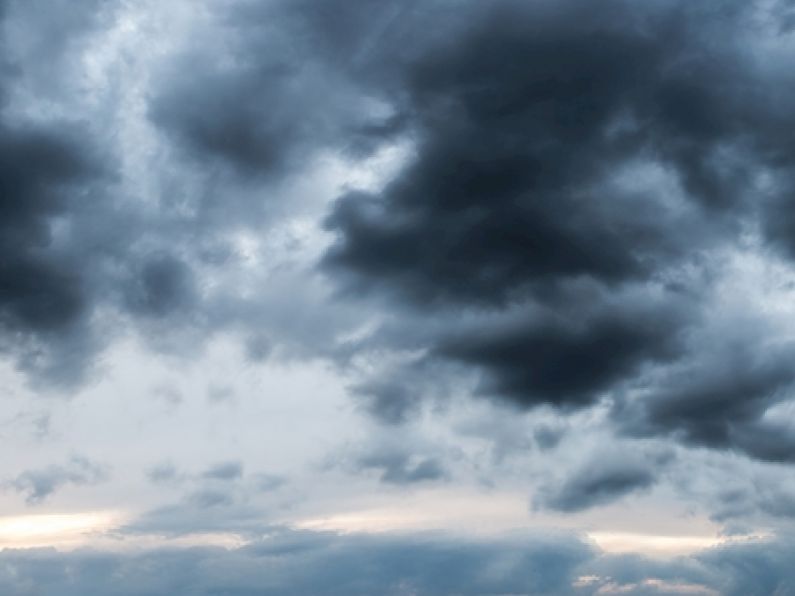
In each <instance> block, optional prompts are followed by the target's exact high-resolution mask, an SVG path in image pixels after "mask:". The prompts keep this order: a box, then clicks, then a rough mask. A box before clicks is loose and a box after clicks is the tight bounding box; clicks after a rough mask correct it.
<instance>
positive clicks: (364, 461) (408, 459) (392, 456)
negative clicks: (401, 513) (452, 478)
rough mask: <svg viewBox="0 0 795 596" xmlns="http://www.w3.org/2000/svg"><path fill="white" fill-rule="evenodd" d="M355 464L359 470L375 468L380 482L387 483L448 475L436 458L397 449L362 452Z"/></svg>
mask: <svg viewBox="0 0 795 596" xmlns="http://www.w3.org/2000/svg"><path fill="white" fill-rule="evenodd" d="M355 465H356V467H358V468H359V469H361V470H377V471H378V472H379V478H380V480H381V482H385V483H387V484H398V485H402V484H415V483H418V482H428V481H439V480H444V479H445V478H447V476H448V472H447V470H446V468H445V466H444V464H443V463H442V462H441V461H440V460H439V459H438V458H436V457H433V456H424V455H416V454H412V453H409V452H402V451H397V450H381V451H376V452H372V453H364V454H362V455H361V456H360V457H359V458H358V459H357V460H356V462H355Z"/></svg>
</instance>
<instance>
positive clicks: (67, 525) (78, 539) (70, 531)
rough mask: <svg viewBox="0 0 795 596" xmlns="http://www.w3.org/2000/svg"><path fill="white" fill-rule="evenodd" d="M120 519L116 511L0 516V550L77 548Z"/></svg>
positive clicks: (116, 523) (117, 522)
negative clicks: (56, 547) (51, 547)
mask: <svg viewBox="0 0 795 596" xmlns="http://www.w3.org/2000/svg"><path fill="white" fill-rule="evenodd" d="M122 519H123V516H122V515H121V514H120V513H118V512H115V511H88V512H82V513H53V514H40V515H16V516H7V517H0V549H2V548H36V547H47V546H80V545H82V544H84V543H85V542H87V541H88V539H89V538H90V537H91V536H92V535H97V534H101V533H103V532H107V531H108V530H110V529H112V528H113V527H115V526H117V525H118V524H119V523H120V521H121V520H122Z"/></svg>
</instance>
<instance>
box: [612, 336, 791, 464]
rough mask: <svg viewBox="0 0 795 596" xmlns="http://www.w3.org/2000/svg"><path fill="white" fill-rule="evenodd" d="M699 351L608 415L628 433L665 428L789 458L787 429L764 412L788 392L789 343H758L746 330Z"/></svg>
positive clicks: (707, 442)
mask: <svg viewBox="0 0 795 596" xmlns="http://www.w3.org/2000/svg"><path fill="white" fill-rule="evenodd" d="M745 341H746V342H747V343H743V344H742V345H739V346H738V345H728V346H726V347H723V348H716V349H713V350H712V351H711V353H709V354H704V355H701V356H700V358H696V359H694V360H695V361H694V362H693V363H691V364H686V365H684V366H682V367H681V368H680V369H678V370H674V371H672V372H671V373H670V374H668V375H666V376H664V377H663V378H660V379H656V380H655V384H654V386H653V387H652V388H651V389H650V390H648V392H646V393H643V394H641V395H639V396H637V397H636V398H632V399H630V400H628V401H626V402H619V403H618V405H617V407H616V408H615V410H614V418H615V420H616V421H617V423H618V424H619V426H620V427H621V428H623V429H624V430H625V431H626V432H628V433H630V434H635V435H655V434H667V435H671V436H674V437H676V438H677V439H679V440H682V441H685V442H687V443H691V444H694V445H702V446H707V447H713V448H722V449H725V448H732V449H737V450H739V451H743V452H745V453H747V454H748V455H750V456H752V457H756V458H759V459H763V460H768V461H780V462H787V461H793V459H795V435H793V432H792V430H791V429H790V428H789V427H788V426H787V425H785V424H784V423H785V420H784V419H778V420H776V419H775V418H773V419H770V418H764V415H765V413H766V412H767V411H768V410H769V409H770V408H771V407H773V406H774V405H775V404H777V403H779V402H781V401H783V400H785V399H787V398H789V397H791V390H792V385H793V382H795V368H793V365H792V363H793V357H794V356H795V352H793V347H792V346H791V345H789V344H785V345H783V346H773V347H766V346H764V345H759V344H756V343H755V342H754V341H753V340H752V338H748V339H747V340H745Z"/></svg>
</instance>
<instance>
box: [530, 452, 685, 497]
mask: <svg viewBox="0 0 795 596" xmlns="http://www.w3.org/2000/svg"><path fill="white" fill-rule="evenodd" d="M627 451H629V450H627ZM670 459H671V455H670V454H668V453H651V454H643V453H642V452H641V453H639V452H638V451H637V450H633V451H629V452H604V451H601V452H597V453H596V454H594V455H593V456H591V457H589V458H588V459H587V461H585V462H584V463H583V464H582V465H580V466H579V467H578V468H576V469H574V470H573V471H572V472H570V475H569V476H568V477H567V478H565V479H563V480H562V481H561V482H560V483H558V484H556V485H550V486H545V487H542V489H541V490H540V492H539V494H538V495H537V496H536V498H535V499H534V504H535V505H536V506H541V507H547V508H550V509H555V510H557V511H565V512H574V511H582V510H584V509H588V508H590V507H595V506H599V505H608V504H610V503H613V502H615V501H618V500H619V499H621V498H623V497H626V496H627V495H630V494H632V493H636V492H638V491H642V490H646V489H649V488H651V487H652V486H653V485H654V484H655V483H656V482H657V477H658V475H659V473H660V470H661V469H662V467H664V466H665V465H666V464H667V463H668V461H670Z"/></svg>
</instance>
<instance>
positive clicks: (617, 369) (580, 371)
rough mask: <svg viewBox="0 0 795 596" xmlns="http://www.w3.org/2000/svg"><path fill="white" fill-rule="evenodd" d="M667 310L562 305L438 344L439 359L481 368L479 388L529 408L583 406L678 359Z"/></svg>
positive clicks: (627, 305)
mask: <svg viewBox="0 0 795 596" xmlns="http://www.w3.org/2000/svg"><path fill="white" fill-rule="evenodd" d="M677 323H678V321H677V318H676V316H675V313H674V312H673V309H671V311H670V312H668V311H666V310H664V309H663V308H661V309H659V310H656V311H655V310H652V309H649V308H648V307H647V306H646V305H643V307H642V308H640V309H638V308H636V307H633V305H632V304H631V303H629V302H627V303H621V302H619V303H618V304H617V305H616V306H609V305H598V306H597V307H596V308H593V307H592V306H591V305H590V304H588V303H586V304H582V305H580V304H576V305H574V306H572V307H570V308H565V307H563V306H562V305H560V306H557V308H550V309H543V310H541V311H539V312H535V313H530V314H529V315H528V316H526V317H524V318H518V320H517V318H516V317H514V318H513V320H512V319H511V318H509V319H508V320H506V321H504V322H497V323H491V324H488V325H484V326H481V327H476V328H475V329H472V330H469V331H465V332H463V333H461V332H459V333H453V334H451V336H449V337H444V338H442V339H441V341H440V344H439V346H438V347H437V350H436V351H437V353H438V354H439V355H441V356H443V357H445V358H448V359H452V360H454V361H458V362H461V363H463V364H474V365H477V366H480V367H483V368H484V369H485V370H486V371H487V372H486V378H485V380H484V385H483V387H482V389H481V391H483V392H484V393H487V394H491V395H494V394H497V395H503V396H507V397H509V398H511V399H512V400H513V401H515V402H517V403H520V404H523V405H527V406H531V405H534V404H542V403H546V404H552V405H557V406H570V405H574V406H577V405H586V404H588V403H592V402H593V400H594V399H595V398H596V397H597V396H598V395H599V392H600V391H603V390H607V389H609V388H610V387H612V386H613V385H614V384H616V383H617V382H619V381H621V380H623V379H625V378H627V377H630V376H631V375H632V374H633V373H634V372H635V371H636V370H637V369H638V368H639V367H640V366H641V365H642V364H643V363H645V362H649V361H665V360H667V359H669V358H671V357H673V356H675V355H676V354H677V350H676V336H675V333H676V331H677V327H678V326H677Z"/></svg>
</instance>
